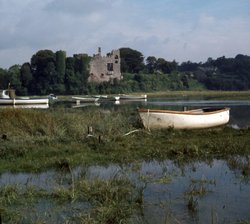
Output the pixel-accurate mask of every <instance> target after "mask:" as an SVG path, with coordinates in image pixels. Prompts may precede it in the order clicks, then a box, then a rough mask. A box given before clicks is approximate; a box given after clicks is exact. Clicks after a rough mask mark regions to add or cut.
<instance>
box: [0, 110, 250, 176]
mask: <svg viewBox="0 0 250 224" xmlns="http://www.w3.org/2000/svg"><path fill="white" fill-rule="evenodd" d="M0 116H1V118H2V121H1V124H0V130H1V135H2V139H1V140H0V141H1V145H0V156H1V157H0V158H1V159H0V172H4V171H12V172H20V171H32V172H38V171H41V170H45V169H49V168H53V167H57V166H60V165H61V164H62V163H65V162H67V163H69V165H70V166H76V165H79V164H80V163H85V164H89V165H92V164H108V163H131V162H134V161H137V160H138V161H141V160H149V159H157V160H159V159H173V160H180V161H188V160H207V159H212V158H227V157H228V156H229V155H249V154H250V148H249V147H248V146H249V145H250V130H249V129H239V130H235V129H232V128H231V127H226V126H223V127H217V128H211V129H205V130H182V131H181V130H178V131H177V130H171V129H169V130H158V131H151V132H149V131H147V130H145V129H144V128H143V127H142V124H141V122H140V119H139V117H138V114H137V112H136V111H132V112H131V111H125V110H124V111H123V112H118V111H113V112H110V111H104V110H99V109H95V108H90V109H88V110H85V111H84V112H83V111H80V110H74V111H73V110H70V109H66V108H64V109H63V108H57V109H53V110H48V111H46V110H22V109H2V110H1V111H0ZM3 130H4V131H3Z"/></svg>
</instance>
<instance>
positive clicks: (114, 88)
mask: <svg viewBox="0 0 250 224" xmlns="http://www.w3.org/2000/svg"><path fill="white" fill-rule="evenodd" d="M120 54H121V71H122V74H123V77H124V78H123V80H121V81H118V80H114V81H112V83H111V82H103V83H99V84H98V83H89V82H88V81H87V80H88V77H89V62H90V60H91V57H90V56H88V55H87V54H75V55H73V57H66V52H65V51H57V52H55V53H54V52H53V51H51V50H40V51H38V52H37V53H36V54H34V55H33V56H32V57H31V60H30V62H26V63H24V64H23V65H21V66H20V65H13V66H11V67H10V68H9V69H1V68H0V88H1V89H5V88H7V86H8V84H9V83H11V86H12V87H14V88H15V89H16V91H17V94H19V95H28V94H32V95H34V94H39V95H45V94H49V93H55V94H96V93H98V94H102V93H124V92H140V91H141V92H142V91H147V92H152V91H166V90H195V89H204V88H205V89H211V90H249V89H250V57H249V56H246V55H240V54H239V55H237V56H236V57H235V58H225V57H224V56H223V57H220V58H217V59H212V58H208V60H207V61H206V62H205V63H201V62H200V63H194V62H190V61H187V62H183V63H181V64H180V65H179V64H178V63H177V62H176V61H167V60H165V59H164V58H156V57H154V56H149V57H147V58H144V56H143V54H142V53H141V52H139V51H136V50H133V49H130V48H121V49H120Z"/></svg>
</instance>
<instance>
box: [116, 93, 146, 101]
mask: <svg viewBox="0 0 250 224" xmlns="http://www.w3.org/2000/svg"><path fill="white" fill-rule="evenodd" d="M119 96H120V100H146V99H147V95H146V94H145V95H125V94H120V95H119Z"/></svg>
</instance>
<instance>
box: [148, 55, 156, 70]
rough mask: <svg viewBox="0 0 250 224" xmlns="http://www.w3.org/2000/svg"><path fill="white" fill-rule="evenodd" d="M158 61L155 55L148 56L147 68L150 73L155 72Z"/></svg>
mask: <svg viewBox="0 0 250 224" xmlns="http://www.w3.org/2000/svg"><path fill="white" fill-rule="evenodd" d="M156 62H157V59H156V57H154V56H149V57H147V59H146V68H147V71H148V73H151V74H152V73H154V72H155V69H156Z"/></svg>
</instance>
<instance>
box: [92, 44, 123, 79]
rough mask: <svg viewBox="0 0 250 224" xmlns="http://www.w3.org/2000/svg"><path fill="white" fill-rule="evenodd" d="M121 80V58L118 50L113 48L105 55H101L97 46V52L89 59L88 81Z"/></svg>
mask: <svg viewBox="0 0 250 224" xmlns="http://www.w3.org/2000/svg"><path fill="white" fill-rule="evenodd" d="M114 79H117V80H121V79H122V75H121V59H120V51H119V50H113V51H112V52H111V53H109V54H107V56H102V55H101V48H100V47H99V48H98V54H95V55H94V56H93V58H92V59H91V61H90V76H89V78H88V81H89V82H99V83H100V82H104V81H111V82H112V81H113V80H114Z"/></svg>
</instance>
